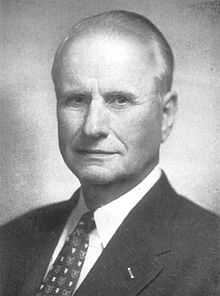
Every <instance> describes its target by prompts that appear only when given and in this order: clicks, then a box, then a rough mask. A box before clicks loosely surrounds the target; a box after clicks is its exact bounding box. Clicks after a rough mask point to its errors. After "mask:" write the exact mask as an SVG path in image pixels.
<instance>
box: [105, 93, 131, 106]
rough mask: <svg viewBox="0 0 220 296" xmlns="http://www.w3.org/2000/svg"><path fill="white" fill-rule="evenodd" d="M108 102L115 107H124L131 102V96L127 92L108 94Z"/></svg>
mask: <svg viewBox="0 0 220 296" xmlns="http://www.w3.org/2000/svg"><path fill="white" fill-rule="evenodd" d="M107 102H108V104H110V105H111V106H113V107H115V108H122V107H126V106H127V105H128V104H130V103H131V98H130V97H129V96H127V95H125V94H111V95H109V96H107Z"/></svg>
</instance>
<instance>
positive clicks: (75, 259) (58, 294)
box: [36, 212, 95, 296]
mask: <svg viewBox="0 0 220 296" xmlns="http://www.w3.org/2000/svg"><path fill="white" fill-rule="evenodd" d="M94 228H95V222H94V218H93V212H87V213H86V214H84V215H83V216H82V217H81V219H80V221H79V223H78V225H77V226H76V228H75V230H74V231H73V232H72V233H71V234H70V235H69V236H68V238H67V240H66V242H65V244H64V246H63V248H62V250H61V251H60V253H59V255H58V257H57V259H56V260H55V262H54V264H53V266H52V269H51V270H50V271H49V272H48V274H47V276H46V278H45V279H44V280H43V281H42V283H41V286H40V289H39V290H38V292H37V294H36V296H71V295H72V294H73V291H74V289H75V287H76V284H77V282H78V278H79V275H80V271H81V269H82V266H83V263H84V260H85V256H86V252H87V249H88V246H89V232H91V231H92V230H93V229H94Z"/></svg>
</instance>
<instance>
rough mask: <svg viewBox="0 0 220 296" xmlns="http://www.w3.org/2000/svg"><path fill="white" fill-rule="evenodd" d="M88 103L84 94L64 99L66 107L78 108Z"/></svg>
mask: <svg viewBox="0 0 220 296" xmlns="http://www.w3.org/2000/svg"><path fill="white" fill-rule="evenodd" d="M87 103H88V96H86V95H85V94H73V95H71V96H68V97H67V98H66V106H69V107H80V106H83V105H85V104H87Z"/></svg>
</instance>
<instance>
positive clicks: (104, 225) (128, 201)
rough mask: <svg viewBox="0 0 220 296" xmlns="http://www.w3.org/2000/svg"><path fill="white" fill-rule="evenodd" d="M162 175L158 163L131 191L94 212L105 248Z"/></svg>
mask: <svg viewBox="0 0 220 296" xmlns="http://www.w3.org/2000/svg"><path fill="white" fill-rule="evenodd" d="M160 176H161V169H160V168H159V166H158V165H157V166H156V167H154V169H153V170H152V171H151V172H150V174H148V175H147V177H145V178H144V180H142V181H141V182H140V183H139V184H137V185H136V186H135V187H134V188H132V189H131V190H130V191H128V192H126V193H125V194H123V195H121V196H120V197H119V198H117V199H115V200H114V201H112V202H110V203H108V204H106V205H104V206H102V207H100V208H98V209H97V210H96V211H95V212H94V219H95V223H96V228H97V232H98V235H99V237H100V239H101V242H102V244H103V247H104V248H105V247H106V245H107V244H108V242H109V241H110V239H111V238H112V236H113V235H114V233H115V232H116V231H117V229H118V227H119V226H120V225H121V223H122V222H123V220H124V219H125V218H126V216H127V215H128V213H129V212H130V211H131V210H132V209H133V208H134V207H135V206H136V204H137V203H138V202H139V201H140V200H141V199H142V198H143V197H144V196H145V195H146V193H147V192H148V191H149V190H150V189H151V188H152V187H153V185H154V184H155V183H156V182H157V180H158V179H159V178H160Z"/></svg>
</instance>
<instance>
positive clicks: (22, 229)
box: [0, 202, 68, 238]
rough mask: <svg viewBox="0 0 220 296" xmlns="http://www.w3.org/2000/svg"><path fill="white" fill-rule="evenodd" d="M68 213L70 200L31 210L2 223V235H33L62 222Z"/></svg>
mask: <svg viewBox="0 0 220 296" xmlns="http://www.w3.org/2000/svg"><path fill="white" fill-rule="evenodd" d="M67 214H68V202H60V203H56V204H51V205H47V206H43V207H40V208H37V209H34V210H31V211H30V212H28V213H25V214H23V215H21V216H18V217H16V218H15V219H13V220H11V221H9V222H8V223H6V224H4V225H2V226H1V227H0V237H1V238H3V237H4V238H6V237H7V236H9V237H11V236H13V237H18V236H19V237H22V235H26V236H27V235H29V234H30V235H33V234H34V233H35V232H38V231H49V230H50V228H52V227H54V226H55V225H56V224H61V223H62V221H63V219H64V218H65V216H66V215H67Z"/></svg>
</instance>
